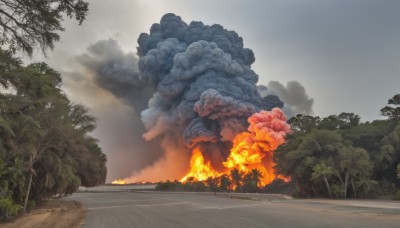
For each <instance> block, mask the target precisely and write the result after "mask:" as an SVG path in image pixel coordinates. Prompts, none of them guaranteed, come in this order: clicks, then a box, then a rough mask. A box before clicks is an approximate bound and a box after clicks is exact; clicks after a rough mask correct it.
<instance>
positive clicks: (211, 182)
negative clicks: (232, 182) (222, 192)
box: [206, 177, 218, 194]
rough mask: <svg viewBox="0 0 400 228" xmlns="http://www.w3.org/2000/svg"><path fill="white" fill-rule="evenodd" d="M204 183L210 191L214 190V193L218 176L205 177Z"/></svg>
mask: <svg viewBox="0 0 400 228" xmlns="http://www.w3.org/2000/svg"><path fill="white" fill-rule="evenodd" d="M206 183H207V185H208V187H209V188H210V191H211V192H214V194H216V193H217V189H218V178H217V177H215V178H213V177H209V178H207V180H206Z"/></svg>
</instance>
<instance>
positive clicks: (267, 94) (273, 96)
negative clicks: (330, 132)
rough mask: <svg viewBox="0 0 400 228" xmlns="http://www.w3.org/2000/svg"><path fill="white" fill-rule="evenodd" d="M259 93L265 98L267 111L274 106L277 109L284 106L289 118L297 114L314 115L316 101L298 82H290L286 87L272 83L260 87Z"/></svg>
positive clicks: (275, 82)
mask: <svg viewBox="0 0 400 228" xmlns="http://www.w3.org/2000/svg"><path fill="white" fill-rule="evenodd" d="M258 91H259V93H260V94H261V96H262V97H263V101H264V107H266V109H268V108H269V107H268V106H269V105H272V104H275V105H276V107H279V106H280V105H282V104H284V106H283V111H284V112H285V114H286V115H287V116H288V117H292V116H295V115H296V114H307V115H312V114H313V109H312V106H313V103H314V100H313V99H312V98H310V97H309V96H308V95H307V93H306V90H305V88H304V86H303V85H301V84H300V83H299V82H297V81H290V82H288V83H287V84H286V86H284V85H282V84H281V83H280V82H278V81H270V82H269V83H268V86H264V85H259V86H258ZM280 102H282V104H280Z"/></svg>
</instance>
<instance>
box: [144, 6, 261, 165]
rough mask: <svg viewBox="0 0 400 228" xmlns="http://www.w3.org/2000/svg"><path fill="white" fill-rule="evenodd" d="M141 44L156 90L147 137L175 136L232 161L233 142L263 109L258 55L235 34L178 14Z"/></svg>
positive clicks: (146, 71) (146, 117)
mask: <svg viewBox="0 0 400 228" xmlns="http://www.w3.org/2000/svg"><path fill="white" fill-rule="evenodd" d="M138 43H139V47H138V55H139V72H140V78H141V79H142V80H144V81H146V82H148V83H149V84H151V85H152V86H153V88H154V89H155V90H156V92H155V94H154V96H153V97H152V98H151V100H150V102H149V107H148V109H146V110H144V111H143V112H142V120H143V122H144V123H145V126H146V128H147V130H148V131H147V133H146V134H145V137H146V138H147V139H151V138H153V137H155V136H158V135H163V134H166V133H168V134H169V133H171V132H173V134H174V135H176V136H177V137H181V138H183V141H184V143H185V145H186V146H187V147H188V148H192V147H194V146H196V145H200V146H203V147H209V148H213V149H212V150H208V151H217V152H212V153H218V154H219V156H220V157H224V156H226V151H225V150H226V148H227V147H229V146H228V145H230V140H232V138H233V136H234V135H236V134H237V133H239V132H241V131H243V130H244V129H246V127H247V125H246V121H245V120H246V119H247V118H248V117H249V116H250V115H252V114H253V113H254V112H257V111H259V110H261V107H262V97H261V96H260V94H259V93H258V91H257V86H256V83H257V81H258V75H257V74H256V73H255V72H254V71H253V70H252V69H251V64H252V63H253V62H254V61H255V58H254V54H253V52H252V51H251V50H250V49H247V48H244V47H243V40H242V38H241V37H239V36H238V34H237V33H235V32H234V31H228V30H226V29H224V28H223V27H222V26H221V25H212V26H208V25H204V24H203V23H202V22H191V23H190V24H186V23H185V22H184V21H182V20H181V18H180V17H179V16H176V15H174V14H166V15H164V16H163V17H162V18H161V21H160V23H159V24H153V26H152V27H151V29H150V34H146V33H143V34H141V35H140V37H139V39H138ZM215 148H217V149H215ZM209 157H218V156H217V155H215V154H210V155H209ZM218 160H220V159H218Z"/></svg>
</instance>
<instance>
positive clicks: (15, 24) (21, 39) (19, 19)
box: [0, 0, 88, 55]
mask: <svg viewBox="0 0 400 228" xmlns="http://www.w3.org/2000/svg"><path fill="white" fill-rule="evenodd" d="M1 2H2V4H1V5H0V32H1V36H0V45H2V46H7V47H9V50H10V51H13V52H15V51H17V50H22V51H24V52H26V53H27V54H29V55H32V53H33V50H34V48H35V47H40V48H41V49H42V51H43V52H44V53H45V50H46V49H48V48H50V49H52V48H53V47H54V42H55V41H58V40H59V39H60V35H59V34H58V32H60V31H63V30H64V28H63V27H62V26H61V22H62V21H63V15H64V14H66V15H67V17H70V18H72V17H75V19H76V20H77V21H78V22H79V24H81V23H82V22H83V20H85V18H86V14H87V11H88V3H87V2H85V1H82V0H55V1H37V0H24V1H15V0H2V1H1Z"/></svg>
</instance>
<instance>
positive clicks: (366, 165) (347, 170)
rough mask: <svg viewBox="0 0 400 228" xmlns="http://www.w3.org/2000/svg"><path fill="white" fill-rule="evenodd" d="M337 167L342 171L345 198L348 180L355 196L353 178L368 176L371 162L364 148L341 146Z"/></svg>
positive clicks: (345, 196)
mask: <svg viewBox="0 0 400 228" xmlns="http://www.w3.org/2000/svg"><path fill="white" fill-rule="evenodd" d="M339 168H340V170H341V171H342V173H343V177H344V178H343V180H344V181H343V193H344V198H347V189H348V184H349V182H350V183H351V185H352V188H353V193H354V195H355V196H356V188H355V185H354V179H355V178H357V177H360V176H368V174H369V172H370V170H371V163H370V161H369V156H368V153H367V151H366V150H364V149H362V148H354V147H352V146H345V147H342V148H341V149H340V151H339Z"/></svg>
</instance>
